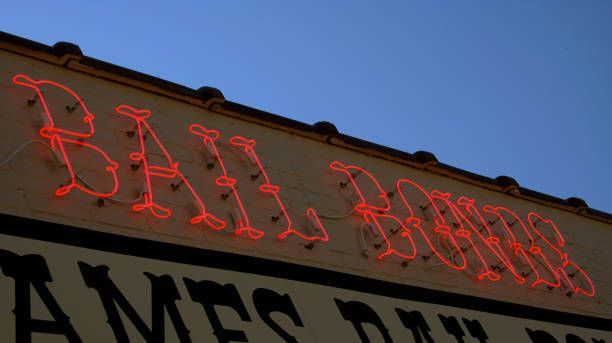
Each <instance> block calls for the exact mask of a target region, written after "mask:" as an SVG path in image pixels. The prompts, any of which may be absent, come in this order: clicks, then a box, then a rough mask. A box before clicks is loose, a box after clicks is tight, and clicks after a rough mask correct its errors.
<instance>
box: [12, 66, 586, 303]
mask: <svg viewBox="0 0 612 343" xmlns="http://www.w3.org/2000/svg"><path fill="white" fill-rule="evenodd" d="M12 81H13V83H14V84H16V85H19V86H23V87H27V88H30V89H33V90H34V91H35V98H34V99H32V100H30V101H28V104H29V105H31V106H33V105H35V103H36V102H40V104H41V106H42V109H43V113H42V117H41V119H42V122H43V124H42V128H41V129H40V131H39V133H40V136H41V137H43V138H45V139H47V140H48V141H49V144H50V146H51V147H52V149H53V150H54V152H55V154H56V157H57V159H58V160H59V161H60V162H61V163H62V165H63V166H65V167H66V169H67V171H68V174H69V177H70V179H69V181H68V182H67V183H65V184H63V185H61V186H60V187H59V188H58V189H56V190H55V195H57V196H65V195H67V194H68V193H69V192H70V191H72V190H73V189H78V190H79V191H81V192H84V193H86V194H89V195H91V196H94V197H98V198H110V199H112V198H113V197H114V196H115V195H116V193H117V191H118V189H119V179H118V177H117V173H116V171H117V169H118V168H119V164H118V163H117V162H115V161H114V160H113V159H111V157H110V156H109V155H108V154H107V153H106V152H105V151H104V150H103V149H102V148H100V147H99V146H97V145H94V144H93V143H92V142H91V139H92V138H93V136H94V124H93V121H94V115H93V114H92V113H91V112H90V111H89V110H88V108H87V107H86V104H85V103H84V101H83V100H82V99H81V98H80V97H79V96H78V95H77V94H76V93H75V92H74V91H72V90H71V89H69V88H68V87H66V86H64V85H61V84H59V83H57V82H54V81H49V80H38V81H37V80H34V79H32V78H30V77H29V76H26V75H23V74H18V75H15V76H14V77H13V78H12ZM53 97H59V98H62V99H64V101H69V103H72V104H73V105H68V106H66V107H65V110H59V111H58V110H56V109H55V108H50V107H52V106H49V101H50V100H49V99H51V98H53ZM66 99H68V100H66ZM57 102H58V101H56V100H54V101H53V103H57ZM115 112H116V114H117V115H120V116H125V117H128V118H130V119H131V120H132V121H133V122H134V130H133V131H132V132H133V136H136V138H137V139H136V141H137V145H138V147H137V149H135V151H133V152H131V153H130V154H129V159H130V160H131V161H132V162H134V163H133V164H132V165H131V167H132V169H133V170H134V171H135V172H138V173H140V174H142V176H143V178H144V182H143V184H144V186H143V190H142V196H141V200H138V202H136V203H134V204H132V206H131V208H132V210H133V211H134V212H148V214H150V215H152V216H154V217H156V218H158V219H159V220H164V219H167V218H169V217H171V216H173V211H172V210H171V209H170V208H168V207H166V206H163V205H162V204H161V203H160V202H159V201H158V197H157V194H158V192H157V188H158V187H159V185H158V184H155V185H154V184H153V182H152V180H153V179H161V180H167V181H168V182H170V181H173V180H174V181H175V183H173V184H172V188H173V190H177V189H178V188H179V187H181V186H184V187H185V188H186V189H187V192H186V194H187V196H188V197H189V198H190V199H191V202H192V204H193V206H194V207H195V208H196V211H197V213H196V214H195V215H194V216H193V217H191V218H190V219H189V222H190V223H191V224H193V225H198V224H201V223H203V224H206V226H207V227H208V228H211V229H213V230H216V231H220V230H224V229H226V227H227V226H228V223H227V222H226V221H225V220H222V219H220V218H219V217H218V216H216V215H214V214H212V213H210V212H209V211H208V210H207V208H206V206H205V203H204V201H203V198H202V197H201V195H200V193H199V192H202V191H201V190H199V189H198V190H196V188H194V186H193V185H192V183H191V182H190V181H189V178H188V176H186V175H184V174H183V172H182V171H181V169H180V168H179V162H177V161H176V160H175V159H174V158H173V157H172V156H171V154H170V153H169V152H168V150H167V149H166V147H165V145H164V144H163V142H162V141H161V140H160V138H159V137H158V135H157V133H156V132H155V129H154V127H153V126H152V125H151V124H150V123H149V119H150V118H151V111H150V110H148V109H142V108H135V107H132V106H130V105H125V104H122V105H118V106H116V107H115ZM75 113H81V116H82V117H81V118H80V121H78V120H77V122H78V124H79V125H81V126H84V129H81V130H77V129H73V128H72V126H74V125H75V123H74V122H75V120H74V119H75V118H76V117H77V115H76V114H75ZM60 117H61V118H62V120H59V118H60ZM186 131H187V132H190V133H191V134H193V135H195V136H197V137H199V138H200V139H201V140H202V143H203V146H204V149H205V151H207V152H208V154H209V155H210V158H212V159H213V160H214V163H213V167H214V165H218V166H219V169H220V175H219V176H217V177H216V178H215V185H214V186H216V187H219V188H220V189H226V190H227V192H228V193H224V195H225V197H226V198H227V197H229V196H231V197H232V199H233V200H232V201H233V202H234V203H235V205H236V207H235V211H234V215H233V217H232V218H233V221H234V226H235V229H234V231H233V233H234V234H235V235H236V236H245V237H248V238H250V239H253V240H258V239H260V238H262V237H264V236H265V235H271V236H272V237H275V238H276V239H278V240H284V239H287V238H288V237H296V238H297V239H299V240H302V241H307V242H309V244H308V245H307V247H310V248H312V247H313V246H314V243H317V242H321V243H327V242H329V241H330V237H329V235H328V232H327V230H326V228H325V227H324V225H323V222H322V220H321V218H320V216H319V214H318V213H317V211H316V210H315V209H314V208H312V207H308V208H307V209H306V210H305V216H304V220H303V222H300V223H298V222H297V221H296V220H295V219H294V216H292V214H291V213H290V210H289V209H290V206H288V205H287V204H286V202H285V200H283V198H282V197H281V194H282V192H283V191H282V189H281V187H280V186H279V185H277V184H274V183H273V182H272V179H271V178H270V176H269V174H268V171H267V170H266V168H265V167H264V164H263V163H262V162H261V160H260V157H259V155H258V153H257V151H256V149H255V147H256V141H255V140H254V139H251V138H246V137H243V136H237V135H235V136H232V137H230V138H229V139H228V141H227V143H224V144H226V147H227V148H228V149H233V150H234V152H235V153H236V154H238V155H240V156H242V158H243V159H245V160H247V161H248V162H250V164H251V166H253V167H254V168H256V172H255V173H253V174H251V182H253V185H257V188H256V190H257V192H259V193H260V195H261V196H263V197H265V198H267V199H269V200H270V201H271V202H272V203H273V204H274V207H276V209H277V213H279V215H278V216H276V217H273V218H275V219H273V220H272V221H273V222H274V223H277V224H276V226H278V227H279V228H280V229H279V230H276V231H275V230H274V229H272V225H270V227H258V226H257V225H255V224H254V220H253V217H252V216H251V214H252V213H251V212H249V206H248V204H246V203H245V201H244V200H243V197H242V196H243V195H244V194H243V193H244V192H245V191H244V190H243V189H239V186H240V185H241V182H243V181H239V180H238V179H237V178H236V177H235V174H233V173H235V172H236V170H232V169H231V168H228V167H227V163H226V161H224V157H223V156H222V154H221V153H220V151H219V149H218V143H219V142H220V139H221V132H219V131H218V130H215V129H210V128H207V127H205V126H204V125H202V124H200V123H193V124H191V125H189V127H188V128H186ZM67 146H69V147H78V148H79V149H77V150H74V149H69V150H68V149H66V147H67ZM151 149H154V150H155V151H156V152H157V154H156V156H155V158H153V157H154V156H153V154H152V153H151ZM69 151H70V152H69ZM87 152H89V153H93V154H95V156H98V157H100V158H101V160H102V161H103V165H101V166H100V169H103V170H104V173H103V174H102V175H103V178H106V179H108V180H106V181H107V183H111V184H112V186H111V187H110V190H107V191H98V190H95V189H93V188H91V187H90V186H88V185H87V184H86V183H84V182H82V180H80V177H79V175H78V172H75V169H74V167H73V160H74V157H75V155H73V154H79V155H81V154H86V153H87ZM160 155H161V158H160V157H159V156H160ZM329 168H330V170H331V171H333V172H334V173H335V174H336V175H338V176H342V177H343V180H342V181H340V182H339V187H340V188H341V189H343V190H344V191H345V192H352V194H353V199H356V203H354V204H353V208H352V212H353V213H355V214H356V215H358V216H360V218H361V221H362V225H363V226H362V227H361V229H362V230H368V229H369V232H371V233H372V234H373V235H374V236H375V237H376V238H377V240H376V241H375V242H373V244H372V245H373V247H374V249H376V250H378V251H379V252H378V253H377V255H376V258H377V259H378V260H383V259H396V260H397V259H399V260H401V261H402V262H401V263H402V265H403V266H407V265H409V264H411V263H418V262H415V261H416V260H419V261H421V262H423V261H424V262H425V263H427V262H428V260H429V259H431V258H434V259H437V260H438V261H439V262H441V265H444V266H446V267H449V268H451V269H453V270H456V271H460V272H464V273H467V274H468V275H472V276H473V277H474V279H475V280H479V281H485V280H486V281H491V282H497V281H500V280H501V279H502V278H503V277H504V275H508V274H509V276H510V277H511V278H512V280H513V281H514V282H515V283H516V284H519V285H523V284H525V285H528V286H529V287H532V288H533V287H538V286H540V285H541V286H545V287H548V288H549V289H555V288H563V289H568V290H569V291H568V293H567V294H568V296H569V295H571V294H578V293H579V294H582V295H584V296H588V297H593V296H594V295H595V286H594V284H593V282H592V280H591V278H590V277H589V275H588V274H587V273H586V272H585V271H584V269H583V268H581V267H580V266H579V265H578V264H577V263H576V262H574V261H573V260H571V259H570V257H569V255H568V253H567V251H566V250H565V246H566V240H565V238H564V237H563V235H562V233H561V231H560V230H559V229H558V227H557V225H556V224H555V223H554V221H553V220H551V219H548V218H544V217H543V216H542V215H540V214H538V213H536V212H529V213H528V214H527V216H526V220H524V219H523V217H521V216H520V215H519V214H517V213H515V212H514V211H513V210H511V209H509V208H506V207H503V206H495V205H491V204H484V205H477V204H476V200H475V199H471V198H468V197H466V196H463V195H453V194H451V193H449V192H444V191H441V190H430V191H428V190H426V189H425V187H423V186H422V185H420V184H419V183H417V182H416V181H414V180H410V179H407V178H400V179H398V180H397V181H396V183H395V188H394V190H393V191H391V192H386V191H385V190H384V189H383V187H382V186H381V184H380V182H379V181H378V180H377V179H376V177H375V176H374V174H373V173H372V172H370V171H368V170H366V169H365V168H363V167H361V166H358V165H349V164H345V163H343V162H341V161H332V162H331V163H330V164H329ZM247 182H248V181H247ZM207 191H210V190H207ZM396 195H397V198H398V199H399V200H395V198H393V197H394V196H396ZM392 198H393V199H392ZM397 204H399V206H397ZM254 213H255V212H254ZM258 215H259V214H258ZM258 225H259V226H261V225H260V224H258ZM362 234H363V232H362ZM362 238H363V236H362ZM417 242H424V244H423V245H421V246H418V244H417ZM364 244H365V242H364ZM365 249H369V247H367V246H366V247H365ZM367 251H369V250H367ZM419 257H420V258H419ZM506 272H507V273H506Z"/></svg>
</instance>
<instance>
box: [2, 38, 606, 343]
mask: <svg viewBox="0 0 612 343" xmlns="http://www.w3.org/2000/svg"><path fill="white" fill-rule="evenodd" d="M2 37H3V36H2V35H1V34H0V38H2ZM9 43H10V44H4V43H3V42H2V41H1V39H0V61H2V63H0V124H1V125H0V151H1V153H0V156H2V160H1V162H0V213H2V215H0V222H1V223H2V225H0V269H1V273H0V292H4V293H3V294H4V296H3V297H1V298H0V341H2V342H4V341H7V342H13V341H16V342H30V341H34V342H35V341H45V342H53V341H58V342H65V341H69V342H81V341H84V342H92V341H95V342H110V341H119V342H128V341H149V342H164V341H180V342H202V341H205V342H206V341H214V340H218V341H219V342H232V341H238V342H246V341H250V342H276V341H280V342H282V341H287V342H317V341H318V342H330V341H340V342H353V341H363V342H370V341H374V342H375V341H381V342H392V341H396V342H410V341H416V342H448V341H451V342H452V341H457V342H470V341H472V342H506V341H511V342H515V341H516V342H522V341H525V342H529V341H532V342H583V341H584V342H605V341H610V336H609V335H610V332H609V330H610V328H611V327H612V324H611V323H612V321H611V320H610V318H612V296H611V294H612V291H611V286H610V285H612V279H611V277H610V273H609V263H610V259H611V258H612V257H611V255H610V254H611V252H612V249H610V241H611V240H612V235H611V232H612V231H611V230H610V223H611V222H612V221H611V220H609V216H606V214H603V213H599V214H597V212H596V211H595V212H593V211H590V210H589V209H588V208H587V209H585V208H582V210H581V209H580V208H575V207H568V206H567V204H566V203H564V202H563V201H556V200H554V198H552V197H549V196H545V195H541V194H540V195H537V194H535V192H533V191H528V190H527V191H526V192H524V193H525V194H523V193H522V192H523V190H524V189H523V190H522V189H519V187H518V185H516V184H510V185H509V186H508V185H506V186H503V187H501V186H500V185H499V184H497V183H494V184H491V183H483V182H484V181H483V179H485V178H482V177H474V176H473V175H471V176H470V174H469V173H467V172H459V171H457V170H456V169H454V168H452V167H449V166H444V165H443V164H436V163H437V162H436V163H433V164H432V163H430V162H431V161H430V162H419V161H415V160H412V159H411V158H408V157H406V156H405V155H402V156H400V157H398V156H397V155H394V154H392V153H389V151H388V150H389V149H387V150H385V149H382V148H381V147H377V146H375V145H373V144H371V143H368V144H370V145H371V146H369V147H365V148H364V146H363V142H362V143H358V142H357V140H356V139H354V138H350V137H348V136H344V135H341V134H339V133H337V132H335V133H334V132H332V133H329V132H321V131H320V130H318V129H317V130H315V129H313V127H314V126H310V125H306V124H301V123H300V124H296V123H294V122H291V121H290V120H287V119H284V118H280V119H279V117H276V116H274V115H271V114H263V113H262V112H260V111H259V112H258V111H257V110H254V109H249V108H247V107H245V106H242V105H239V104H234V103H231V102H229V101H225V99H221V98H218V97H216V98H214V99H213V100H214V101H212V100H211V99H207V100H203V99H202V98H200V97H198V96H194V93H196V92H195V91H192V92H190V91H187V92H182V93H181V92H180V90H181V89H182V88H181V87H178V88H177V86H176V85H170V86H168V85H167V83H164V81H161V80H152V78H151V77H146V76H142V75H140V76H139V74H138V73H135V72H129V73H128V72H126V71H125V70H122V69H120V68H117V67H115V66H109V65H107V64H104V62H100V61H95V60H93V59H89V58H87V57H85V56H73V55H68V56H62V57H61V58H58V57H57V56H56V55H49V54H48V53H47V52H44V51H43V52H41V51H40V48H41V47H40V45H35V46H34V47H33V48H32V46H30V47H27V46H21V47H20V46H17V47H16V46H15V44H16V43H15V40H14V39H13V40H12V41H11V42H9ZM43 50H44V49H43ZM164 85H165V86H164ZM177 89H178V90H177ZM183 91H184V89H183ZM209 100H210V101H209ZM315 126H316V125H315ZM323 131H325V130H323ZM332 131H333V130H332ZM356 142H357V143H356ZM360 144H361V145H360ZM530 192H531V193H530ZM534 194H535V195H534ZM551 199H552V200H551ZM555 201H556V202H555ZM585 206H586V205H585ZM577 211H578V212H579V213H578V214H577V213H576V212H577ZM580 211H582V212H580ZM593 213H595V214H593ZM54 223H55V224H54ZM58 223H61V225H60V224H58Z"/></svg>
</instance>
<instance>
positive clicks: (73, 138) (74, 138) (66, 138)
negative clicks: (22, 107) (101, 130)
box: [12, 74, 119, 198]
mask: <svg viewBox="0 0 612 343" xmlns="http://www.w3.org/2000/svg"><path fill="white" fill-rule="evenodd" d="M12 81H13V83H14V84H16V85H20V86H24V87H28V88H31V89H33V90H34V91H35V92H36V94H37V97H38V99H39V101H40V103H41V105H42V107H43V110H44V115H45V117H46V118H47V120H46V121H47V123H49V124H48V125H45V126H43V127H42V128H41V129H40V131H39V134H40V136H41V137H43V138H46V139H48V140H49V143H50V145H51V147H52V148H53V149H57V150H59V154H60V155H61V156H62V158H63V160H64V161H65V164H66V169H67V170H68V173H69V174H70V181H69V184H67V185H62V186H60V187H59V188H58V189H57V190H56V191H55V195H56V196H58V197H59V196H64V195H67V194H68V193H70V191H71V190H72V189H75V188H76V189H78V190H80V191H81V192H83V193H86V194H89V195H92V196H95V197H99V198H110V197H112V196H114V195H115V194H116V193H117V190H118V189H119V180H118V178H117V172H116V171H117V169H118V168H119V164H117V162H115V161H113V160H112V159H111V158H110V157H109V156H108V155H107V154H106V152H104V150H102V149H100V148H99V147H97V146H95V145H93V144H90V143H86V142H85V140H86V139H89V138H91V137H92V136H93V134H94V125H93V120H94V115H93V114H92V113H91V112H89V110H88V109H87V106H86V105H85V102H83V99H81V97H79V95H78V94H76V93H75V92H74V91H73V90H71V89H70V88H68V87H66V86H64V85H62V84H60V83H57V82H55V81H50V80H38V81H36V80H34V79H32V78H31V77H29V76H27V75H25V74H17V75H15V76H13V78H12ZM41 86H48V87H55V88H58V89H60V90H62V91H63V92H65V93H68V94H69V95H70V96H72V97H73V98H74V99H75V100H76V103H77V104H78V107H80V108H82V109H83V111H84V113H85V116H84V117H83V122H84V123H86V124H87V126H88V130H87V132H75V131H72V130H66V129H62V128H58V127H56V126H55V121H54V120H53V115H52V112H51V111H50V109H49V106H48V105H47V101H46V98H45V95H44V93H43V92H42V90H41V89H40V87H41ZM65 144H71V145H76V146H79V147H82V148H87V149H91V150H93V151H95V152H96V153H98V154H100V156H102V158H103V159H104V160H105V162H106V164H107V165H106V167H105V168H104V169H105V170H106V171H107V172H108V173H110V176H111V178H112V180H113V188H112V190H111V191H110V192H96V191H94V190H92V189H89V188H87V187H84V186H82V185H80V184H79V183H78V178H77V175H76V173H75V172H74V168H73V166H72V162H71V159H70V158H69V155H68V153H67V152H66V149H65Z"/></svg>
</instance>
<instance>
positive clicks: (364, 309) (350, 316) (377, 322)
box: [334, 298, 393, 343]
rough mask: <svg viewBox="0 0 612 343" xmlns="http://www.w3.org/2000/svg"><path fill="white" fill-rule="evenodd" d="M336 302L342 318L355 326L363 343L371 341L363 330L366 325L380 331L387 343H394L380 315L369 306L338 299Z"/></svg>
mask: <svg viewBox="0 0 612 343" xmlns="http://www.w3.org/2000/svg"><path fill="white" fill-rule="evenodd" d="M334 300H335V301H336V306H338V309H339V310H340V313H341V314H342V317H343V318H344V319H346V320H348V321H350V322H351V323H352V324H353V327H354V328H355V331H357V334H358V335H359V338H361V342H362V343H369V342H370V339H369V338H368V335H367V334H366V332H365V330H364V329H363V324H364V323H369V324H372V325H374V326H376V328H377V329H378V331H379V332H380V333H381V335H382V336H383V338H384V339H385V343H389V342H393V340H392V339H391V336H389V330H387V328H386V327H385V324H384V323H383V322H382V320H381V319H380V317H379V316H378V314H376V312H375V311H374V310H373V309H372V308H371V307H370V306H368V305H366V304H364V303H362V302H359V301H347V302H344V301H342V300H340V299H338V298H334Z"/></svg>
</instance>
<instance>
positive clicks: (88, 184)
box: [74, 170, 143, 204]
mask: <svg viewBox="0 0 612 343" xmlns="http://www.w3.org/2000/svg"><path fill="white" fill-rule="evenodd" d="M74 175H75V176H76V177H77V179H79V181H81V182H82V183H83V184H84V185H85V187H87V188H89V189H90V190H92V191H94V192H98V191H97V190H96V189H95V188H94V187H93V186H92V185H91V184H90V183H88V182H87V181H86V180H85V179H84V178H83V177H82V176H81V175H80V174H79V171H78V170H77V171H75V172H74ZM142 194H143V193H142V192H140V195H139V196H138V197H136V198H135V199H131V200H125V199H121V198H117V197H110V198H104V199H106V200H108V201H110V202H114V203H118V204H133V203H136V202H138V201H140V200H142Z"/></svg>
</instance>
